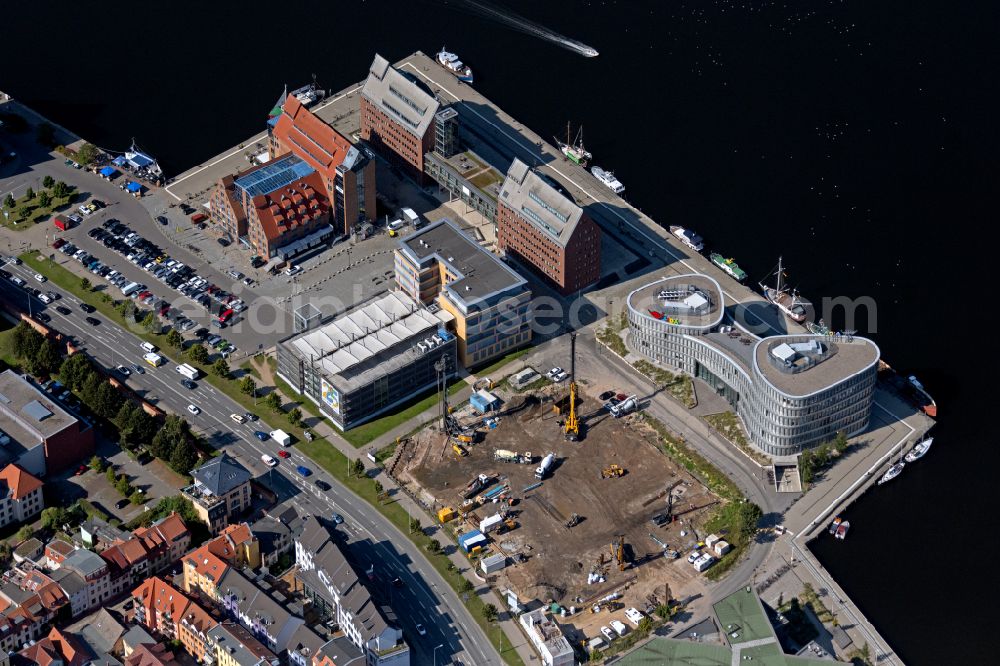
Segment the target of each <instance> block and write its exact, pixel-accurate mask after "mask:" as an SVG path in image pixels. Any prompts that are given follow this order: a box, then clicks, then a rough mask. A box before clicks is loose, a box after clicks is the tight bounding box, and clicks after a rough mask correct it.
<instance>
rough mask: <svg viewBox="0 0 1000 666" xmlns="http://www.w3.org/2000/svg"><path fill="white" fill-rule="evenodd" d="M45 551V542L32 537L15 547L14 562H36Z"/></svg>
mask: <svg viewBox="0 0 1000 666" xmlns="http://www.w3.org/2000/svg"><path fill="white" fill-rule="evenodd" d="M44 553H45V544H43V543H42V542H41V541H39V540H38V539H36V538H35V537H31V538H30V539H25V540H24V541H22V542H21V544H20V545H19V546H18V547H17V548H15V549H14V552H13V556H14V564H23V563H25V562H36V561H37V560H38V558H40V557H41V556H42V555H43V554H44Z"/></svg>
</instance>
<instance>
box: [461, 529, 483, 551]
mask: <svg viewBox="0 0 1000 666" xmlns="http://www.w3.org/2000/svg"><path fill="white" fill-rule="evenodd" d="M458 545H459V546H461V547H462V550H464V551H465V552H467V553H471V552H472V551H473V549H474V548H477V547H478V548H482V547H483V546H485V545H486V537H485V536H484V535H483V533H482V532H480V531H479V530H472V531H471V532H466V533H465V534H463V535H462V536H460V537H458Z"/></svg>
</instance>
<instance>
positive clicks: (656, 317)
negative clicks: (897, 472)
mask: <svg viewBox="0 0 1000 666" xmlns="http://www.w3.org/2000/svg"><path fill="white" fill-rule="evenodd" d="M627 302H628V318H629V345H630V347H631V348H632V349H633V351H635V352H637V353H640V354H643V355H645V356H647V357H648V358H649V359H650V360H652V361H654V362H656V363H658V364H659V365H661V366H663V367H665V368H669V369H671V370H673V371H680V372H686V373H687V374H689V375H691V376H693V377H697V378H698V379H701V380H703V381H704V382H705V383H707V384H708V385H709V386H711V387H712V388H713V389H714V390H715V391H716V392H717V393H718V394H719V395H721V396H723V397H725V398H726V400H727V401H728V402H729V404H730V405H731V406H732V408H733V409H734V410H735V412H736V414H737V415H738V416H739V417H740V418H741V419H742V420H743V425H744V427H745V428H746V431H747V435H748V436H749V438H750V440H751V441H752V442H753V444H754V445H755V446H756V447H757V448H759V449H760V450H761V451H763V452H764V453H767V454H769V455H772V456H784V455H795V454H797V453H799V452H801V451H802V450H803V449H804V448H808V447H811V446H816V445H818V444H821V443H822V442H825V441H828V440H830V439H832V438H833V437H834V436H835V435H836V433H838V432H843V433H845V434H847V435H849V436H850V435H854V434H857V433H859V432H861V431H863V430H864V429H865V428H867V427H868V422H869V419H870V418H871V410H872V403H873V402H874V392H875V380H876V374H877V371H878V367H877V366H878V360H879V349H878V346H877V345H875V343H874V342H872V341H871V340H868V339H865V338H859V337H850V338H849V337H845V336H820V335H807V334H806V335H777V336H772V337H767V338H758V337H756V336H754V335H752V334H749V333H745V332H743V331H741V330H739V329H736V328H734V327H732V326H729V325H726V324H725V323H724V320H725V312H726V311H725V302H724V300H723V295H722V289H721V288H720V287H719V284H718V283H717V282H716V281H715V280H713V279H712V278H710V277H708V276H707V275H700V274H690V275H679V276H672V277H665V278H662V279H660V280H658V281H656V282H653V283H650V284H648V285H646V286H644V287H640V288H639V289H636V290H635V291H633V292H631V293H630V294H629V296H628V301H627Z"/></svg>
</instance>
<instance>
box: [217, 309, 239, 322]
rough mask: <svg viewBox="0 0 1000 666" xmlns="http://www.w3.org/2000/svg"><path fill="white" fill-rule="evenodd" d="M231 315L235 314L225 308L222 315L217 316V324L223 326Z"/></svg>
mask: <svg viewBox="0 0 1000 666" xmlns="http://www.w3.org/2000/svg"><path fill="white" fill-rule="evenodd" d="M233 314H235V313H234V312H233V309H232V308H227V309H226V310H225V311H224V312H223V313H222V314H220V315H219V323H220V324H225V323H226V322H227V321H229V320H230V319H231V318H232V316H233Z"/></svg>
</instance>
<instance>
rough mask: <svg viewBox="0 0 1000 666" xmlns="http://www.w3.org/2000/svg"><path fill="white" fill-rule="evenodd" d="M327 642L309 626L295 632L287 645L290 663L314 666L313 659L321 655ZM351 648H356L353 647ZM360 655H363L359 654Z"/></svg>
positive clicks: (299, 665) (296, 665) (294, 665)
mask: <svg viewBox="0 0 1000 666" xmlns="http://www.w3.org/2000/svg"><path fill="white" fill-rule="evenodd" d="M326 642H327V641H326V640H325V639H323V638H322V637H321V636H320V635H319V634H317V633H316V632H315V631H313V630H312V629H310V628H309V627H308V626H307V625H302V626H301V627H299V628H298V629H296V630H295V633H294V634H292V637H291V639H289V641H288V643H287V644H286V645H285V650H286V651H287V652H288V663H289V664H291V665H292V666H312V662H313V658H315V656H316V655H317V654H319V651H320V648H322V647H323V645H325V644H326ZM351 647H354V646H353V645H352V646H351ZM355 649H356V648H355ZM358 654H359V655H360V654H361V653H360V652H358Z"/></svg>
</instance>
